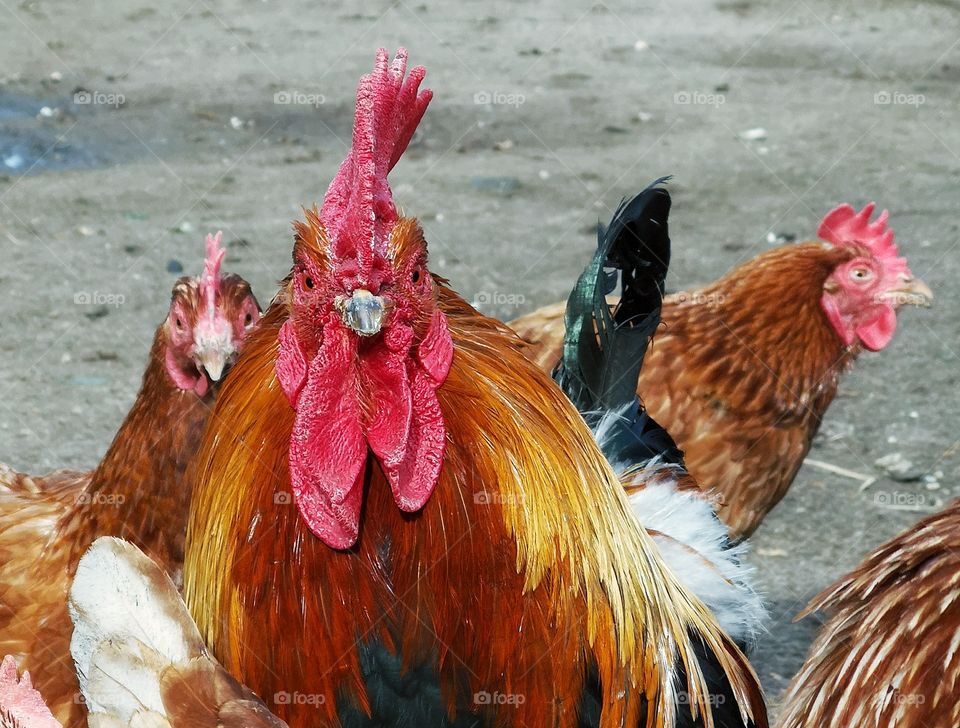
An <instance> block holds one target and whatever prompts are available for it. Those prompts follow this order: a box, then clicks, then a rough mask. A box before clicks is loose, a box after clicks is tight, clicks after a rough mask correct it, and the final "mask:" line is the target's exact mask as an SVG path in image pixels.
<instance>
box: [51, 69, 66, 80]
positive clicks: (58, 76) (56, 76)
mask: <svg viewBox="0 0 960 728" xmlns="http://www.w3.org/2000/svg"><path fill="white" fill-rule="evenodd" d="M50 80H51V81H53V82H54V83H60V82H61V81H62V80H63V74H62V73H60V71H53V72H52V73H51V74H50Z"/></svg>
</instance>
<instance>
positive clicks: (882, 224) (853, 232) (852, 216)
mask: <svg viewBox="0 0 960 728" xmlns="http://www.w3.org/2000/svg"><path fill="white" fill-rule="evenodd" d="M875 207H876V205H875V204H874V203H873V202H871V203H870V204H869V205H867V206H866V207H864V208H863V209H862V210H860V212H855V211H854V209H853V208H852V207H851V206H850V205H839V206H838V207H835V208H833V209H832V210H830V212H828V213H827V214H826V216H825V217H824V218H823V221H822V222H821V223H820V227H819V228H817V237H819V238H820V239H821V240H826V241H827V242H829V243H833V244H834V245H850V244H852V243H856V244H859V245H862V246H864V247H866V248H869V249H870V252H871V253H873V255H874V256H875V257H877V258H896V257H897V256H898V255H899V252H898V251H897V246H896V244H895V243H894V242H893V230H891V229H889V228H888V227H887V218H888V217H890V213H889V212H887V211H886V210H884V211H883V212H881V213H880V217H878V218H877V219H876V220H875V221H874V222H870V216H871V215H873V210H874V208H875Z"/></svg>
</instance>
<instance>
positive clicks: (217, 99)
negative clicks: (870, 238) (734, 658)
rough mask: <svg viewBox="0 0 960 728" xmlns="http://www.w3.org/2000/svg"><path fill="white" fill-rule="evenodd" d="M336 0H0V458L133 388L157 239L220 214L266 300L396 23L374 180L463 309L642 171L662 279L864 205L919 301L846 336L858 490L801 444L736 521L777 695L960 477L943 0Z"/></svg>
mask: <svg viewBox="0 0 960 728" xmlns="http://www.w3.org/2000/svg"><path fill="white" fill-rule="evenodd" d="M359 8H360V5H359V4H356V3H351V2H342V3H333V2H324V3H307V2H303V1H302V0H296V1H293V2H285V3H280V2H267V1H262V2H257V1H255V0H231V1H224V2H215V1H214V0H196V1H195V2H189V1H187V0H173V1H172V2H169V3H160V4H155V3H153V4H139V3H136V2H133V3H131V2H119V1H118V0H103V1H102V2H96V3H78V4H74V3H68V2H64V1H62V0H61V1H60V2H54V1H53V0H25V1H24V2H20V3H17V4H13V3H7V2H3V1H2V0H0V61H2V63H0V250H2V256H3V257H2V260H3V265H2V267H0V293H2V296H3V298H2V300H3V302H4V303H3V308H2V316H0V351H2V359H0V459H2V460H5V461H7V462H9V463H11V464H12V465H14V466H16V467H18V468H21V469H24V470H27V471H30V472H43V471H46V470H48V469H51V468H54V467H59V466H75V467H89V466H91V465H93V464H94V463H95V462H96V461H97V459H98V458H99V457H100V455H101V454H102V453H103V451H104V449H105V448H106V446H107V444H108V443H109V440H110V438H111V436H112V434H113V432H114V430H115V428H116V427H117V425H118V424H119V422H120V420H121V419H122V417H123V414H124V413H125V411H126V410H127V408H128V407H129V405H130V403H131V401H132V399H133V396H134V394H135V392H136V390H137V386H138V383H139V377H140V374H141V372H142V369H143V363H144V360H145V355H146V352H147V350H148V347H149V343H150V339H151V336H152V332H153V329H154V327H155V326H156V324H157V323H158V322H159V320H160V319H161V318H162V317H163V315H164V310H165V303H166V300H167V296H168V294H169V290H170V287H171V285H172V283H173V281H174V279H175V278H176V275H175V274H174V273H171V272H168V267H170V266H171V265H173V267H175V264H176V262H179V263H180V264H182V265H183V266H184V267H185V269H186V270H187V271H188V272H195V271H197V270H198V268H199V265H200V261H201V259H202V244H201V243H202V235H203V233H204V232H206V231H208V230H216V229H221V228H222V229H223V230H224V234H225V239H226V240H227V241H228V242H229V249H230V253H229V258H228V263H227V267H228V268H229V269H230V270H235V271H238V272H240V273H242V274H243V275H244V276H246V277H247V278H249V279H250V280H251V281H252V282H253V284H254V286H255V289H256V290H257V291H258V292H259V294H260V297H261V300H262V301H264V302H266V301H267V300H269V298H270V296H271V294H272V292H273V291H274V290H275V286H276V284H275V282H276V280H277V279H278V278H280V277H281V276H282V275H283V274H284V273H285V271H286V270H287V265H288V261H289V255H290V247H291V246H290V240H291V238H290V221H291V220H292V219H293V218H295V217H296V216H297V215H298V214H299V206H300V205H301V204H310V203H312V202H313V201H315V200H317V199H318V197H320V196H321V195H322V192H323V190H324V189H325V186H326V184H327V183H328V181H329V180H330V178H331V177H332V175H333V173H334V170H335V168H336V165H337V164H338V163H339V161H340V160H341V158H342V156H343V154H344V151H345V142H346V141H347V140H348V139H349V130H350V124H351V111H352V96H353V90H354V86H355V83H356V80H357V78H358V77H359V75H360V74H361V73H363V72H365V71H366V70H367V69H368V68H369V66H370V63H371V61H372V57H373V51H374V49H375V48H376V47H377V46H379V45H384V46H386V47H388V48H394V47H396V46H398V45H405V46H407V47H409V48H410V50H411V55H412V59H413V62H415V63H422V64H424V65H426V66H427V68H428V70H429V76H428V85H429V86H430V87H431V88H433V89H434V91H435V94H436V98H435V100H434V102H433V104H432V106H431V108H430V111H429V112H428V114H427V117H426V120H425V122H424V124H423V127H422V131H421V132H420V133H419V134H418V137H417V139H416V141H415V144H414V145H413V147H412V149H411V151H410V153H409V154H408V155H407V157H406V158H405V160H404V161H403V162H402V163H401V164H400V166H399V168H398V169H397V171H396V173H395V175H394V177H393V180H394V190H395V194H396V196H397V198H398V199H399V200H400V201H401V202H402V204H403V205H404V207H405V209H406V210H407V211H408V212H410V213H413V214H416V215H417V216H419V217H420V218H421V219H422V220H423V221H424V224H425V227H426V231H427V235H428V239H429V241H430V245H431V248H432V267H433V268H434V270H436V271H438V272H440V273H443V274H445V275H447V276H449V277H450V278H451V279H452V281H453V284H454V285H455V287H456V288H457V289H458V290H460V291H461V292H463V293H465V294H467V295H472V296H475V297H476V300H477V301H478V302H479V303H480V304H481V306H482V308H484V309H485V310H487V311H488V312H491V313H494V314H497V315H500V316H503V317H512V316H515V315H517V314H519V313H521V312H525V311H527V310H530V309H532V308H534V307H535V306H538V305H540V304H544V303H548V302H551V301H555V300H558V299H560V298H561V297H563V296H565V295H566V293H567V291H568V289H569V286H570V285H571V284H572V282H573V281H574V279H575V277H576V275H577V274H578V272H579V270H580V268H581V266H582V264H583V262H584V261H585V259H586V257H587V255H588V253H589V251H590V249H591V247H592V246H593V243H594V238H593V226H594V225H595V223H596V221H597V219H598V218H601V219H606V218H607V217H608V216H609V214H610V213H611V212H612V210H613V207H614V206H615V205H616V203H617V202H618V201H619V200H620V198H621V197H622V196H624V195H628V194H631V193H633V192H635V191H637V190H638V189H640V188H641V187H642V186H644V185H646V184H647V183H648V182H649V181H650V180H651V179H652V178H654V177H657V176H660V175H663V174H673V175H675V180H674V182H673V183H672V184H671V190H672V192H673V194H674V213H673V219H672V226H673V230H672V232H673V239H674V243H675V257H674V265H673V269H672V271H671V278H670V283H671V285H672V286H673V287H680V286H684V287H687V286H691V285H694V284H697V283H702V282H706V281H708V280H711V279H713V278H714V277H716V276H717V275H719V274H720V273H722V272H724V271H725V270H727V269H729V268H730V267H731V266H733V265H734V264H736V263H737V262H738V261H741V260H743V259H745V258H748V257H750V256H752V255H755V254H756V253H759V252H760V251H762V250H764V249H765V248H767V247H768V246H769V245H770V243H769V242H768V236H770V234H771V233H772V234H773V236H774V237H775V236H796V237H798V238H800V239H802V238H804V237H809V236H812V234H813V232H814V230H815V229H816V225H817V223H818V221H819V219H820V218H821V216H822V215H823V214H824V213H825V212H826V211H827V210H828V209H830V208H831V207H832V206H833V205H835V204H836V203H838V202H841V201H849V202H851V203H853V204H855V205H860V204H862V203H864V202H866V201H869V200H871V199H874V200H876V201H877V202H878V203H879V204H880V205H881V206H886V207H889V208H890V209H891V211H892V223H893V226H894V228H895V229H896V231H897V233H898V240H899V241H900V244H901V250H902V251H903V252H904V253H905V254H906V255H907V256H909V260H910V263H911V265H912V268H913V270H914V272H915V273H917V274H918V275H920V276H921V277H923V278H924V279H925V280H926V281H927V282H928V283H929V284H930V285H931V287H932V288H933V289H934V291H935V292H936V294H937V302H936V307H935V309H934V310H932V311H913V310H910V311H906V312H905V313H904V314H903V315H901V317H900V321H901V326H900V330H899V331H898V333H897V337H896V339H895V341H894V343H893V344H892V345H891V346H890V347H889V348H888V349H887V350H886V351H884V352H882V353H881V354H878V355H866V356H864V357H862V358H861V360H860V361H859V362H858V364H857V366H856V369H855V371H854V372H853V373H852V374H851V375H850V376H848V377H847V378H846V380H845V381H844V383H843V386H842V393H841V396H840V398H839V399H838V401H837V402H836V403H835V404H834V406H833V407H832V409H831V410H830V413H829V415H828V418H827V422H826V423H825V425H824V432H823V435H822V436H821V437H820V438H819V439H818V441H817V444H816V448H815V450H814V451H813V453H812V457H814V458H816V459H818V460H822V461H826V462H829V463H832V464H835V465H839V466H842V467H845V468H849V469H852V470H855V471H858V472H860V473H863V474H865V475H870V476H877V477H878V478H879V480H878V481H877V482H876V483H875V484H874V485H873V486H871V487H870V488H869V489H868V490H866V491H865V492H861V491H860V490H859V483H858V482H857V481H854V480H851V479H847V478H842V477H838V476H835V475H832V474H829V473H826V472H823V471H821V470H818V469H814V468H811V467H805V468H804V470H803V471H802V472H801V474H800V477H799V478H798V480H797V482H796V483H795V485H794V488H793V490H792V491H791V493H790V494H789V496H788V497H787V498H786V500H785V501H784V502H783V503H782V504H781V505H780V507H779V508H778V509H777V510H776V511H775V512H774V513H773V514H772V515H771V516H770V517H769V518H768V519H767V521H766V522H765V524H764V525H763V527H762V528H761V529H760V531H759V532H758V533H757V535H756V538H755V546H754V550H753V554H752V561H753V563H754V565H755V566H756V569H757V573H758V575H759V578H760V581H761V583H762V585H763V590H764V592H765V594H766V596H767V598H768V599H769V602H770V606H771V614H772V619H771V623H770V627H769V633H768V634H767V635H766V636H765V637H764V638H763V640H762V642H761V644H760V645H759V648H758V650H757V652H756V655H755V656H756V663H757V665H758V668H759V670H760V672H761V674H762V677H763V680H764V683H765V686H766V688H767V690H768V692H769V696H770V698H771V699H772V700H773V701H775V700H776V698H777V696H778V695H779V693H780V692H781V690H782V689H783V687H784V686H785V685H786V682H787V680H788V679H789V677H790V676H791V675H792V674H793V672H794V671H795V670H796V669H797V667H798V666H799V664H800V663H801V662H802V659H803V656H804V654H805V652H806V649H807V646H808V644H809V642H810V640H811V638H812V636H813V634H814V631H815V629H816V626H817V623H816V620H814V619H808V620H805V621H803V622H801V623H799V624H792V623H791V618H792V615H793V614H794V613H795V612H796V611H797V610H798V609H799V608H800V607H801V606H802V605H803V604H804V603H805V602H806V600H807V599H808V598H809V597H810V596H812V595H813V594H814V593H815V592H816V591H817V590H819V589H820V588H821V587H823V586H824V585H826V584H827V583H828V582H829V581H830V580H832V579H833V578H835V577H837V576H838V575H840V574H841V573H842V572H843V571H845V570H846V569H848V568H850V567H852V566H853V565H855V564H856V563H857V561H858V560H859V559H860V558H861V556H862V555H863V554H864V553H865V552H866V551H868V550H869V549H871V548H872V547H873V546H875V545H877V544H878V543H880V542H881V541H882V540H884V539H886V538H887V537H889V536H892V535H893V534H895V533H896V532H898V531H899V530H901V529H903V528H904V527H906V526H907V525H908V524H910V523H911V522H913V521H915V520H916V519H917V518H919V517H920V514H921V513H924V512H929V511H932V510H935V509H936V508H937V507H938V506H939V505H940V504H942V503H944V502H946V501H947V500H948V499H950V498H951V497H953V496H956V495H957V494H958V493H960V486H958V482H960V481H958V476H960V458H958V457H957V453H958V452H960V441H958V437H957V435H956V432H955V429H954V426H953V422H954V412H955V410H956V409H957V405H958V397H957V394H956V378H957V361H958V359H957V356H958V352H960V342H958V341H957V337H956V324H957V314H958V306H960V303H958V301H957V299H956V297H955V296H954V295H953V292H952V289H951V288H950V285H951V284H950V281H951V280H952V279H953V278H954V277H955V276H956V275H957V273H958V271H960V265H958V258H957V254H956V252H955V249H956V247H957V243H958V216H957V199H956V198H957V190H958V187H957V176H958V170H960V156H958V154H960V126H958V124H957V123H956V117H955V114H956V113H957V110H958V101H960V92H958V81H960V4H958V3H955V2H948V1H947V0H941V1H931V2H927V3H919V4H914V3H909V2H900V1H897V0H886V1H884V2H880V3H870V4H867V3H855V2H835V3H831V2H823V1H822V0H797V1H796V2H789V0H787V1H784V0H777V1H775V2H759V1H758V2H752V1H751V0H724V1H721V2H710V1H708V0H674V1H673V2H669V3H668V2H664V3H659V4H656V3H652V2H645V3H635V2H624V1H622V0H607V1H600V2H596V3H595V4H593V5H590V4H578V3H574V2H568V1H564V2H508V1H506V0H487V1H486V2H482V3H481V2H469V1H467V2H457V3H454V2H445V3H441V2H438V1H437V0H427V1H426V2H416V0H411V2H399V1H398V2H384V1H382V0H380V1H377V2H373V3H367V4H365V5H364V6H363V9H362V10H361V9H359ZM287 100H292V101H293V102H294V103H282V102H284V101H287ZM84 102H89V103H84ZM121 102H122V103H121ZM278 102H279V103H278ZM44 106H46V107H47V108H48V112H45V113H47V114H48V115H47V116H44V115H43V113H41V107H44ZM38 114H39V117H38ZM754 129H762V130H763V133H760V132H755V133H754V134H753V136H756V137H762V138H756V139H751V140H747V139H744V138H742V136H741V135H742V134H743V133H744V132H747V131H748V130H754ZM748 136H749V135H748ZM33 164H35V165H36V166H34V167H33V169H32V170H31V171H30V173H29V174H26V175H23V174H22V172H23V171H24V170H25V169H26V168H29V167H30V166H31V165H33ZM5 168H6V169H5ZM4 171H6V176H4ZM789 285H790V282H789V281H784V286H785V290H784V295H788V294H789ZM84 296H86V297H87V298H88V299H96V300H98V301H101V303H90V304H85V303H82V301H83V300H84ZM77 301H81V303H78V302H77ZM119 301H122V302H119ZM758 305H759V303H758ZM894 452H899V453H901V454H902V455H903V456H904V457H906V458H908V459H910V460H911V461H913V462H914V463H915V465H916V467H917V468H918V469H919V472H928V473H937V476H936V480H937V484H932V483H930V484H928V483H925V482H923V481H914V482H907V483H901V482H893V481H891V480H889V479H887V478H885V477H884V476H883V474H882V473H881V472H879V471H878V468H877V467H876V466H875V465H874V462H875V460H876V459H877V458H879V457H881V456H883V455H887V454H890V453H894ZM938 471H939V472H938ZM932 488H935V489H932ZM891 506H895V507H891ZM903 508H908V509H912V510H903Z"/></svg>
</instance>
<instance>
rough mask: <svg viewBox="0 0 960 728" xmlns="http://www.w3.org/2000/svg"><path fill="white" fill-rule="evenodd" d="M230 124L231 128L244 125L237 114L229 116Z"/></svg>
mask: <svg viewBox="0 0 960 728" xmlns="http://www.w3.org/2000/svg"><path fill="white" fill-rule="evenodd" d="M230 126H231V127H232V128H233V129H242V128H243V127H244V123H243V119H241V118H240V117H239V116H231V117H230Z"/></svg>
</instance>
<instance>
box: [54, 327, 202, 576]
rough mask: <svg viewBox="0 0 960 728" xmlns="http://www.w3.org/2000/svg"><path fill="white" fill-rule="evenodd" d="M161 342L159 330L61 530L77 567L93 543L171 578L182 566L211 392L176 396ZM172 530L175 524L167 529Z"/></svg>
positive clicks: (164, 346)
mask: <svg viewBox="0 0 960 728" xmlns="http://www.w3.org/2000/svg"><path fill="white" fill-rule="evenodd" d="M165 353H166V337H165V334H164V331H163V327H162V326H161V327H160V328H159V329H158V330H157V334H156V336H155V337H154V342H153V347H152V348H151V350H150V358H149V362H148V365H147V369H146V371H145V372H144V374H143V381H142V384H141V387H140V391H139V392H138V394H137V398H136V400H135V401H134V404H133V407H132V408H131V409H130V412H129V413H128V414H127V416H126V418H125V419H124V421H123V424H122V425H121V426H120V429H119V430H118V432H117V434H116V435H115V436H114V438H113V442H112V443H111V444H110V447H109V449H108V450H107V452H106V454H105V455H104V457H103V459H102V460H101V461H100V464H99V465H98V466H97V467H96V469H95V470H94V471H93V474H92V476H91V479H90V483H89V484H88V486H87V487H86V489H85V490H84V492H83V493H82V494H81V495H80V496H79V497H78V502H77V507H76V508H74V509H72V510H71V511H70V512H69V513H68V514H67V515H66V516H65V517H64V519H63V521H62V522H61V524H60V531H61V532H63V531H72V532H73V533H74V538H75V540H74V541H73V544H72V545H73V550H74V552H75V553H74V556H75V558H73V559H71V564H72V565H73V566H75V565H76V562H77V560H78V559H79V557H80V556H81V555H82V554H83V552H84V551H85V550H86V548H87V547H88V546H89V545H90V543H91V542H92V541H93V539H94V538H96V537H97V536H105V535H112V536H117V537H120V538H124V539H127V540H129V541H132V542H133V543H135V544H136V545H137V546H138V547H139V548H140V549H142V550H144V551H145V552H146V553H147V554H148V555H150V556H151V557H152V558H153V559H155V560H157V561H159V562H160V563H161V564H162V565H163V566H164V567H165V568H166V569H167V570H169V571H171V573H172V574H174V576H176V574H177V573H178V572H179V569H180V566H181V564H182V561H183V541H184V533H183V530H184V529H183V528H181V527H180V525H181V524H183V525H185V524H186V520H187V511H188V508H189V501H190V477H189V474H188V472H187V470H188V465H189V463H190V462H191V460H192V458H193V455H194V454H195V453H196V450H197V448H198V447H199V446H200V441H201V437H202V434H203V427H204V424H205V422H206V419H207V416H208V414H209V412H210V410H211V408H212V403H213V394H212V391H213V390H212V389H211V390H210V391H209V392H208V393H207V395H206V396H205V397H204V398H200V397H198V396H197V395H196V394H195V393H194V392H192V391H184V390H182V389H179V388H178V387H177V386H176V385H175V384H174V383H173V381H172V380H171V379H170V375H169V374H168V373H167V371H166V366H165V364H164V359H165ZM171 524H175V527H174V528H171Z"/></svg>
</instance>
